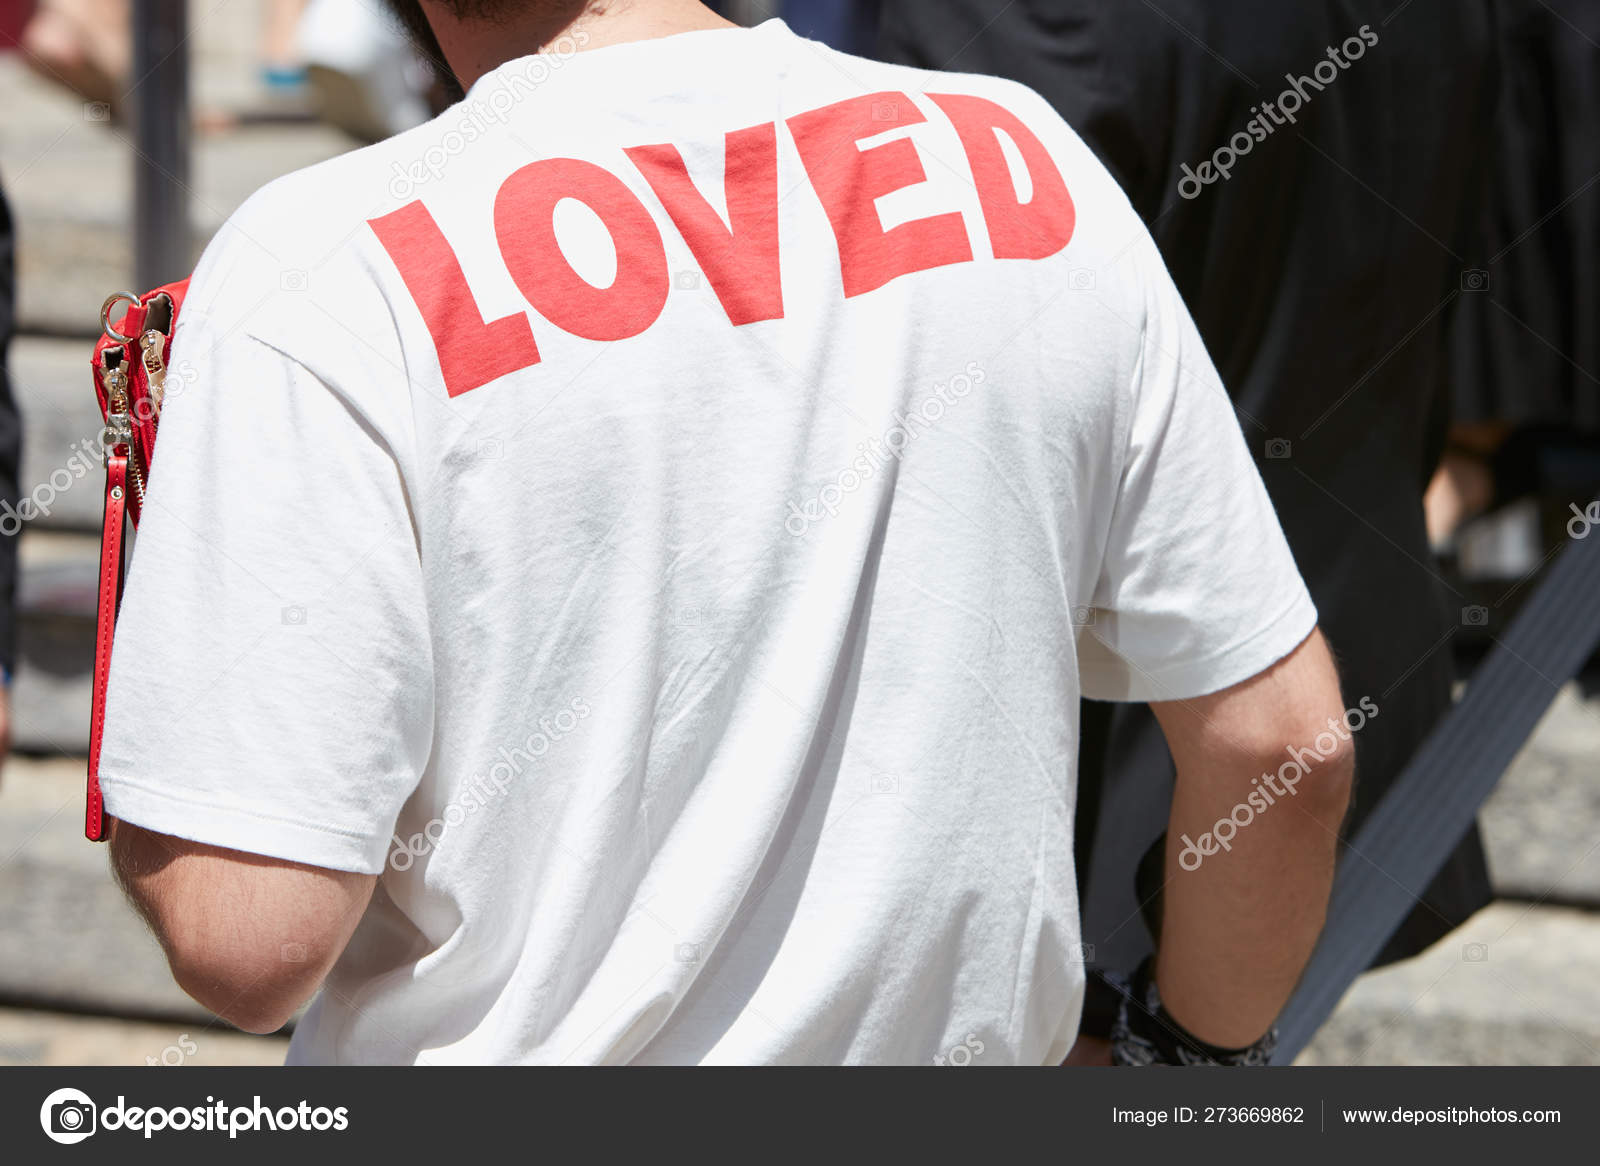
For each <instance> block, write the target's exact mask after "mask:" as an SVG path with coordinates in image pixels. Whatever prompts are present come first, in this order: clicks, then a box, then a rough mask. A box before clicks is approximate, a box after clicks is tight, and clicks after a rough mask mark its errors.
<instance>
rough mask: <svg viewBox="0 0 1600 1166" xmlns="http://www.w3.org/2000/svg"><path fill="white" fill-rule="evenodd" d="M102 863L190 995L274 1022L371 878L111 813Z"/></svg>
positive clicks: (250, 1023) (320, 966) (365, 894)
mask: <svg viewBox="0 0 1600 1166" xmlns="http://www.w3.org/2000/svg"><path fill="white" fill-rule="evenodd" d="M111 864H112V868H113V869H114V870H115V871H116V875H117V880H118V882H120V883H121V884H122V887H123V889H124V890H125V891H126V892H127V894H128V898H129V899H131V900H132V901H133V904H134V906H135V907H137V908H138V910H139V912H140V914H142V915H143V916H144V917H145V919H146V920H148V921H149V923H150V927H151V929H152V930H153V931H154V932H155V934H156V938H157V939H158V940H160V942H161V947H162V949H163V950H164V951H165V952H166V953H167V962H168V963H169V964H170V965H171V967H172V975H173V978H174V979H176V980H177V982H178V986H179V987H181V988H182V989H183V990H184V991H185V992H187V993H189V995H191V996H193V997H194V998H195V1000H197V1001H198V1002H199V1003H201V1004H202V1005H204V1006H205V1007H206V1008H209V1009H210V1010H211V1011H212V1012H215V1013H216V1014H217V1015H218V1016H220V1017H222V1018H223V1019H224V1020H227V1021H229V1022H230V1023H232V1024H234V1025H237V1026H238V1027H239V1028H242V1029H244V1030H245V1031H247V1032H274V1031H276V1030H277V1029H279V1028H282V1027H283V1025H284V1023H285V1022H286V1021H287V1020H288V1019H289V1017H290V1016H292V1015H293V1014H294V1012H295V1009H297V1008H299V1007H300V1005H302V1004H304V1003H305V1002H306V1000H308V999H310V997H311V995H312V993H314V992H315V991H316V990H317V988H318V987H319V986H320V985H321V984H322V981H323V978H324V977H325V976H326V975H327V974H328V970H329V969H330V968H332V967H333V964H334V961H335V960H337V959H338V958H339V955H340V954H341V953H342V952H343V951H344V948H345V944H346V943H348V942H349V940H350V935H351V933H352V932H354V931H355V927H356V924H357V923H358V922H360V919H361V915H362V913H363V912H364V911H365V910H366V908H367V903H368V901H369V900H370V899H371V898H372V891H373V888H374V887H375V886H376V885H377V881H378V880H377V878H376V877H375V876H373V875H363V874H351V873H349V872H347V871H337V870H325V869H323V868H321V867H314V866H304V865H301V864H300V863H294V862H285V861H282V860H280V859H274V858H265V857H263V856H261V855H257V854H246V853H244V852H241V851H237V850H224V849H222V848H221V847H217V846H207V845H205V844H204V843H200V842H190V841H188V840H186V839H183V838H174V837H172V836H170V835H166V834H156V833H153V832H151V831H149V830H144V829H141V828H140V827H138V826H132V825H130V824H128V823H127V822H114V823H113V824H112V831H111Z"/></svg>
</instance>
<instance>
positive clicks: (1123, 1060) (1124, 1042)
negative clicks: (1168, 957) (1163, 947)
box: [1106, 957, 1278, 1067]
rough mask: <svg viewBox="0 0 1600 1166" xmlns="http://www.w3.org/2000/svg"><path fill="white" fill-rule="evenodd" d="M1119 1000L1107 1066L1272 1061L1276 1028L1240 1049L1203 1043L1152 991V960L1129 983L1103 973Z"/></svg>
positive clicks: (1140, 966) (1140, 967) (1153, 982)
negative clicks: (1120, 999) (1109, 1062)
mask: <svg viewBox="0 0 1600 1166" xmlns="http://www.w3.org/2000/svg"><path fill="white" fill-rule="evenodd" d="M1106 979H1107V980H1108V981H1110V982H1111V983H1112V984H1113V985H1114V986H1115V987H1116V988H1117V990H1118V991H1119V993H1120V995H1121V997H1122V1001H1121V1004H1120V1005H1119V1007H1118V1009H1117V1019H1116V1023H1115V1024H1113V1025H1112V1026H1111V1062H1112V1064H1114V1065H1225V1066H1240V1067H1243V1066H1257V1065H1265V1064H1267V1063H1268V1062H1270V1061H1271V1060H1272V1052H1273V1050H1274V1049H1275V1048H1277V1045H1278V1030H1277V1029H1276V1028H1273V1029H1270V1030H1268V1032H1267V1034H1266V1035H1265V1036H1263V1037H1262V1038H1261V1039H1260V1040H1258V1041H1256V1042H1255V1044H1253V1045H1247V1046H1245V1047H1244V1048H1242V1049H1224V1048H1218V1047H1217V1046H1216V1045H1213V1044H1207V1043H1206V1042H1205V1041H1203V1040H1201V1039H1200V1038H1199V1037H1197V1036H1195V1035H1194V1034H1193V1033H1191V1032H1189V1031H1188V1030H1187V1029H1186V1028H1184V1027H1183V1025H1181V1024H1179V1023H1178V1022H1177V1021H1176V1020H1174V1019H1172V1015H1171V1014H1170V1013H1169V1012H1168V1011H1167V1010H1166V1009H1165V1008H1164V1007H1162V1005H1161V993H1160V992H1158V991H1157V990H1156V977H1155V959H1154V957H1152V958H1150V959H1147V960H1145V961H1144V963H1142V964H1140V965H1139V970H1138V971H1136V972H1134V973H1133V977H1132V979H1131V980H1129V979H1125V978H1123V977H1119V976H1115V975H1111V974H1107V975H1106Z"/></svg>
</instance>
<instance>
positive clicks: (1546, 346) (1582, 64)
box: [1430, 0, 1600, 541]
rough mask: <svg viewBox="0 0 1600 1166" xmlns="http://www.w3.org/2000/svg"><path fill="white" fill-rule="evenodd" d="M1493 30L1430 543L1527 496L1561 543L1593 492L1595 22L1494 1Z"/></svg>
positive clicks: (1571, 8)
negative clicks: (1479, 192) (1496, 91)
mask: <svg viewBox="0 0 1600 1166" xmlns="http://www.w3.org/2000/svg"><path fill="white" fill-rule="evenodd" d="M1495 23H1496V28H1497V31H1498V34H1499V35H1498V40H1499V44H1500V47H1501V61H1502V66H1501V67H1502V73H1503V76H1504V83H1503V85H1502V86H1501V92H1502V99H1501V102H1500V106H1499V112H1498V116H1497V117H1496V119H1495V126H1494V134H1493V139H1492V143H1486V150H1487V152H1488V153H1489V155H1490V157H1491V158H1492V160H1493V161H1492V167H1493V178H1492V181H1491V187H1490V189H1491V193H1490V197H1489V199H1488V202H1487V204H1486V206H1485V208H1484V214H1483V217H1482V220H1481V223H1480V226H1479V231H1478V236H1477V240H1476V245H1475V248H1474V249H1473V250H1472V251H1471V252H1470V253H1469V258H1470V260H1471V262H1472V263H1473V265H1474V267H1475V268H1476V269H1477V278H1476V280H1475V281H1474V282H1475V285H1476V286H1475V288H1474V292H1475V294H1473V295H1471V296H1466V297H1464V298H1463V303H1462V311H1461V313H1460V315H1459V317H1458V319H1457V320H1456V325H1455V327H1454V328H1453V330H1452V342H1453V343H1452V349H1451V358H1452V365H1451V368H1452V377H1451V383H1452V385H1453V387H1454V390H1455V392H1454V400H1453V405H1454V413H1453V417H1452V420H1453V422H1454V426H1453V428H1452V431H1451V449H1450V450H1449V452H1448V453H1447V455H1446V473H1445V475H1443V478H1444V480H1443V481H1442V482H1440V483H1438V485H1439V486H1442V487H1444V489H1443V490H1442V491H1441V493H1442V494H1443V495H1444V496H1445V497H1446V498H1447V499H1449V500H1448V501H1446V502H1445V505H1444V506H1443V507H1442V509H1440V510H1438V511H1436V513H1435V532H1434V533H1435V536H1436V537H1437V538H1438V539H1440V540H1441V541H1443V540H1444V539H1445V538H1446V537H1447V536H1448V535H1449V534H1450V533H1451V532H1452V531H1453V529H1454V528H1455V527H1456V526H1457V525H1459V523H1460V522H1461V521H1462V520H1463V519H1465V518H1469V517H1471V516H1472V515H1473V514H1474V513H1476V512H1478V511H1481V510H1484V509H1488V508H1490V507H1492V506H1495V505H1497V504H1501V503H1505V502H1510V501H1514V500H1516V499H1518V498H1521V497H1526V496H1528V495H1542V496H1543V499H1544V501H1545V503H1546V508H1547V509H1548V510H1552V511H1553V512H1554V517H1555V523H1554V525H1556V526H1557V527H1561V526H1564V525H1565V523H1566V521H1567V520H1568V518H1569V517H1570V515H1569V513H1568V507H1569V506H1574V505H1577V506H1580V507H1581V506H1582V505H1583V504H1584V503H1586V502H1588V501H1590V500H1591V499H1593V497H1594V493H1595V490H1596V489H1597V488H1600V328H1597V327H1596V326H1595V322H1596V320H1597V319H1600V182H1597V181H1596V175H1597V174H1600V6H1596V5H1595V4H1593V3H1592V2H1591V0H1499V2H1498V3H1497V4H1496V6H1495ZM1450 495H1454V498H1450V497H1449V496H1450ZM1438 498H1439V495H1438V494H1435V495H1430V500H1435V501H1436V500H1438Z"/></svg>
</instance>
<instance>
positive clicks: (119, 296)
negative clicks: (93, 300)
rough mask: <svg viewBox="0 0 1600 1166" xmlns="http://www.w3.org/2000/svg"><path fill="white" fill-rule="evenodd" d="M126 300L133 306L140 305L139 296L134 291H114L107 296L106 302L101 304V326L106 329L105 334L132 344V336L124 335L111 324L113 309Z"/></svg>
mask: <svg viewBox="0 0 1600 1166" xmlns="http://www.w3.org/2000/svg"><path fill="white" fill-rule="evenodd" d="M124 300H126V301H127V302H128V304H129V305H130V306H132V307H135V308H137V307H138V306H139V297H138V296H136V295H134V294H133V293H132V292H113V293H112V294H111V295H109V296H107V297H106V302H105V303H103V304H101V305H100V327H101V328H103V329H105V334H106V335H107V336H109V337H111V339H113V340H116V341H120V342H121V343H123V344H132V343H133V341H134V338H133V337H132V336H124V335H123V334H122V333H120V332H118V331H117V330H116V329H115V328H113V327H112V326H111V309H112V308H114V307H116V306H117V305H118V304H119V303H122V302H123V301H124Z"/></svg>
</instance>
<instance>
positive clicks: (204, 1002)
mask: <svg viewBox="0 0 1600 1166" xmlns="http://www.w3.org/2000/svg"><path fill="white" fill-rule="evenodd" d="M164 946H165V947H166V949H167V963H168V965H169V966H170V967H171V969H172V978H173V979H174V980H175V981H177V984H178V987H180V988H182V989H183V990H184V991H185V992H187V993H188V994H189V995H190V996H191V997H192V998H193V999H194V1000H195V1002H196V1003H198V1004H200V1005H201V1006H202V1007H204V1008H206V1009H208V1010H210V1011H211V1012H214V1013H216V1015H218V1016H220V1017H221V1018H222V1019H223V1020H226V1021H227V1022H228V1023H229V1024H231V1025H233V1026H234V1027H235V1028H239V1029H243V1030H244V1031H245V1032H252V1033H261V1034H265V1033H269V1032H277V1031H278V1030H279V1029H280V1028H282V1027H283V1026H284V1025H285V1024H287V1023H288V1022H289V1019H290V1018H291V1017H292V1016H293V1015H294V1014H295V1012H296V1011H297V1010H298V1009H299V1007H300V1005H301V1004H303V1003H305V1001H306V1000H308V999H310V997H311V995H312V993H313V992H315V991H316V989H317V983H318V979H319V977H315V976H314V975H312V974H310V973H308V970H307V963H306V960H305V955H304V952H303V949H302V950H299V951H295V950H285V951H279V952H270V953H269V952H260V953H252V954H247V953H240V952H227V953H219V952H217V951H216V950H215V949H214V948H208V946H207V945H206V944H205V943H204V942H201V943H197V944H181V945H180V944H174V943H172V942H170V941H168V942H165V943H164ZM285 948H286V949H294V948H295V945H285Z"/></svg>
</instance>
